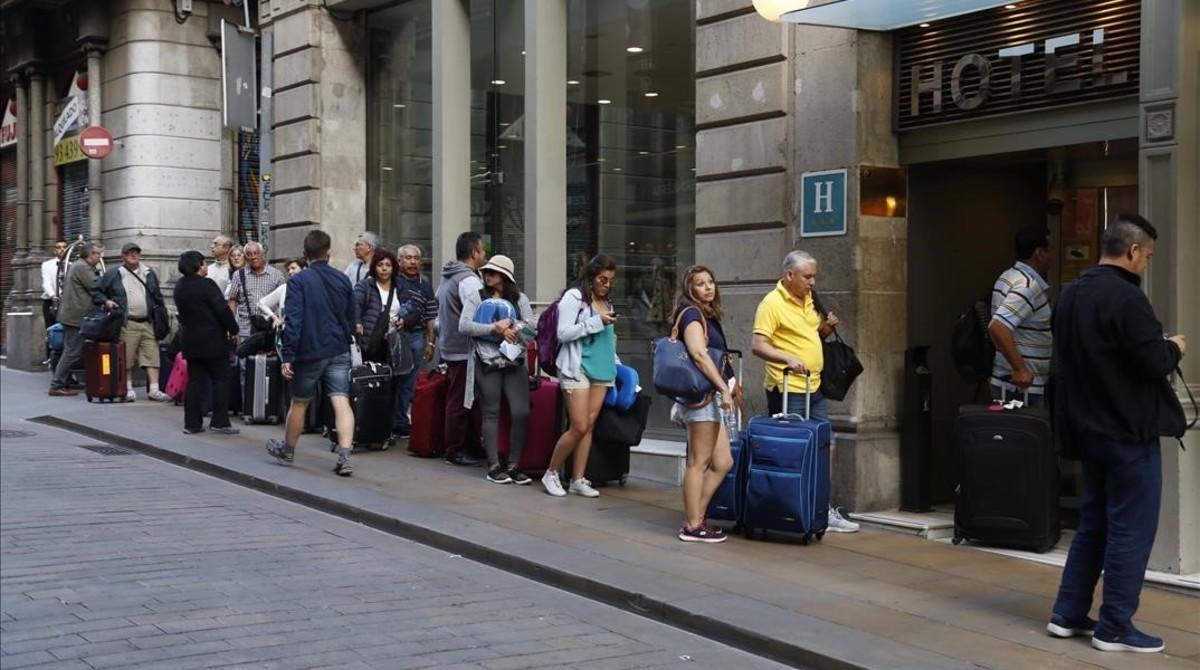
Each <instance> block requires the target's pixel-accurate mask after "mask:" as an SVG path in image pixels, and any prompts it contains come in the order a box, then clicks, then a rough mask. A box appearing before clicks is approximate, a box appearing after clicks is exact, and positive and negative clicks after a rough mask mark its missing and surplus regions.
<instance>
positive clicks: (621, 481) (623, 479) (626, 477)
mask: <svg viewBox="0 0 1200 670" xmlns="http://www.w3.org/2000/svg"><path fill="white" fill-rule="evenodd" d="M627 481H629V474H628V473H626V474H623V475H621V478H620V479H619V480H617V483H619V484H620V485H621V486H625V482H627Z"/></svg>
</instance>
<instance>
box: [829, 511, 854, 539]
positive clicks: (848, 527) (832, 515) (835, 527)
mask: <svg viewBox="0 0 1200 670" xmlns="http://www.w3.org/2000/svg"><path fill="white" fill-rule="evenodd" d="M828 529H829V530H831V531H833V532H835V533H857V532H858V524H856V523H854V522H853V521H850V520H849V519H847V518H846V517H844V516H842V513H841V512H839V511H838V510H837V508H836V507H830V508H829V528H828Z"/></svg>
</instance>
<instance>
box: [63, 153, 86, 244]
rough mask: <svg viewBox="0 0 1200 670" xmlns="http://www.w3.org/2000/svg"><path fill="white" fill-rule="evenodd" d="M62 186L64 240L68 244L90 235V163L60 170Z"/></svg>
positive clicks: (67, 165)
mask: <svg viewBox="0 0 1200 670" xmlns="http://www.w3.org/2000/svg"><path fill="white" fill-rule="evenodd" d="M59 177H60V180H59V183H60V184H62V239H64V240H67V241H68V242H71V241H74V240H77V239H79V236H80V235H83V236H84V237H87V235H88V188H87V184H88V162H87V161H79V162H76V163H67V164H66V165H63V166H62V167H60V168H59Z"/></svg>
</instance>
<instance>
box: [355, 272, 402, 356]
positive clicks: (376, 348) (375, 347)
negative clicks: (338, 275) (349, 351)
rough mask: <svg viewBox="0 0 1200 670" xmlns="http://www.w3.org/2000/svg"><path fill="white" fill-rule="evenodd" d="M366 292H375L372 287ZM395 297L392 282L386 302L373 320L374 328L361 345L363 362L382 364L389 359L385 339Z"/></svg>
mask: <svg viewBox="0 0 1200 670" xmlns="http://www.w3.org/2000/svg"><path fill="white" fill-rule="evenodd" d="M367 290H368V291H373V290H376V288H375V287H374V286H371V287H368V289H367ZM368 295H370V294H368ZM395 295H396V283H395V282H392V287H391V288H390V289H388V297H387V300H386V301H385V302H384V304H383V310H382V311H381V312H379V316H378V317H377V318H376V319H375V328H374V329H372V330H371V334H370V335H369V336H368V338H367V341H366V342H364V343H363V348H362V354H363V360H368V361H376V362H384V361H387V360H388V358H389V352H388V346H387V342H386V340H385V338H386V337H387V332H388V325H389V324H390V323H391V318H392V298H393V297H395Z"/></svg>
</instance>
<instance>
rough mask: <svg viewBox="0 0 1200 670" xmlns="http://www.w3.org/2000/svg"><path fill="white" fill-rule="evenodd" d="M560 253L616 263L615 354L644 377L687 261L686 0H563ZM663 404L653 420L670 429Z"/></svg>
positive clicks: (690, 80)
mask: <svg viewBox="0 0 1200 670" xmlns="http://www.w3.org/2000/svg"><path fill="white" fill-rule="evenodd" d="M568 24H569V30H568V37H567V50H568V58H567V75H568V79H567V82H566V83H567V148H566V150H567V226H568V232H567V252H568V257H569V258H570V260H571V262H570V263H569V265H568V272H569V273H571V274H572V275H575V274H577V273H578V270H579V269H580V268H581V267H582V266H583V264H584V263H586V262H587V259H588V258H589V257H590V256H592V255H593V254H595V253H603V254H607V255H609V256H612V257H613V258H614V259H615V260H616V262H617V265H618V273H617V276H618V282H617V290H616V293H615V296H614V300H615V303H616V309H617V311H618V312H619V313H621V314H623V315H625V317H626V318H623V319H621V320H620V321H618V330H617V332H618V337H619V340H618V341H619V353H620V355H621V359H622V361H623V362H624V363H626V364H627V365H632V366H633V367H635V368H637V369H638V371H639V373H640V375H641V377H642V379H644V380H649V379H650V373H651V359H650V349H649V345H650V341H651V340H652V339H653V338H654V337H657V336H658V335H661V334H665V333H666V331H667V330H668V329H669V328H670V324H669V321H670V318H671V311H672V308H673V307H674V302H675V294H676V286H677V283H678V276H679V275H680V274H681V271H682V270H683V269H684V268H686V267H687V266H688V265H690V264H691V263H692V262H693V259H694V257H695V250H694V246H695V169H694V168H695V151H694V147H695V139H696V130H695V118H696V117H695V56H694V54H695V31H694V30H692V28H691V26H694V25H695V16H694V3H693V2H690V1H689V0H655V1H654V2H649V1H647V0H625V1H624V2H596V1H594V0H571V1H570V4H569V6H568ZM669 409H670V408H669V406H668V403H655V404H654V406H653V410H652V415H651V418H650V427H651V428H652V429H657V430H660V431H661V430H669V427H670V424H669V421H668V412H669Z"/></svg>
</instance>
